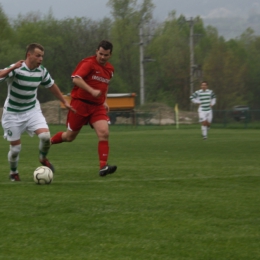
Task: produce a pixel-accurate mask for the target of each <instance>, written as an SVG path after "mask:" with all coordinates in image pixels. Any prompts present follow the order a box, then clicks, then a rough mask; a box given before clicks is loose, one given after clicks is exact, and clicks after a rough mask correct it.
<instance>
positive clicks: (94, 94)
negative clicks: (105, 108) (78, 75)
mask: <svg viewBox="0 0 260 260" xmlns="http://www.w3.org/2000/svg"><path fill="white" fill-rule="evenodd" d="M101 94H102V92H101V90H98V89H93V90H92V91H91V95H92V96H93V97H100V96H101Z"/></svg>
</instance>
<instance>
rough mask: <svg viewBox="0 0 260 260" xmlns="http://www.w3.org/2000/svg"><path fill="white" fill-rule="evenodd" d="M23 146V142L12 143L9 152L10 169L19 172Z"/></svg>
mask: <svg viewBox="0 0 260 260" xmlns="http://www.w3.org/2000/svg"><path fill="white" fill-rule="evenodd" d="M21 147H22V146H21V144H19V145H14V146H12V145H10V150H9V152H8V162H9V165H10V170H11V171H12V172H17V166H18V161H19V153H20V151H21Z"/></svg>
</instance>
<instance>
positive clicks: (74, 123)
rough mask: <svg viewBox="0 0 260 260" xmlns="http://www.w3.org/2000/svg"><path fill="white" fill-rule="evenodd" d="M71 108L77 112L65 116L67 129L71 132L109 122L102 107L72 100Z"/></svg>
mask: <svg viewBox="0 0 260 260" xmlns="http://www.w3.org/2000/svg"><path fill="white" fill-rule="evenodd" d="M70 104H71V106H72V107H73V108H74V109H75V110H76V111H77V112H76V113H74V112H72V111H69V112H68V116H67V127H68V129H70V130H72V131H79V130H80V129H81V128H82V126H84V125H87V124H90V125H91V126H92V124H93V123H95V122H97V121H100V120H106V121H109V120H110V119H109V117H108V116H107V111H106V109H105V107H104V105H92V104H86V103H84V102H82V101H80V100H77V99H72V100H71V103H70Z"/></svg>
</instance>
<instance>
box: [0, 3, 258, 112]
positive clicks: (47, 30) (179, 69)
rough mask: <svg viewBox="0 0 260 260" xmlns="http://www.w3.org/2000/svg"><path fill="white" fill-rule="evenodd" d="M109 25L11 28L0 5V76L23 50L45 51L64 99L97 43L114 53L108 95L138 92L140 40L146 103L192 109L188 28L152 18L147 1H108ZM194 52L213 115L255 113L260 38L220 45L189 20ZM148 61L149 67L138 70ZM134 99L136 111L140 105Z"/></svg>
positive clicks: (54, 23)
mask: <svg viewBox="0 0 260 260" xmlns="http://www.w3.org/2000/svg"><path fill="white" fill-rule="evenodd" d="M107 4H108V6H109V7H110V9H111V14H112V18H107V17H104V18H103V19H101V20H97V21H95V20H91V19H89V18H87V17H74V18H66V19H62V20H57V19H55V17H54V16H53V15H52V13H51V11H50V12H49V13H48V14H47V15H42V14H41V13H38V12H36V13H35V12H32V13H27V14H26V15H19V16H18V17H17V18H16V19H15V20H12V21H11V20H10V19H9V18H8V16H7V15H6V14H5V13H4V10H3V8H2V7H1V5H0V68H1V69H2V68H5V67H7V66H9V65H10V64H12V63H14V62H16V61H18V60H20V59H23V58H24V56H25V48H26V46H27V45H28V44H29V43H32V42H38V43H40V44H42V45H43V46H44V47H45V56H44V62H43V65H44V66H45V67H46V68H47V69H48V71H49V72H50V74H51V75H52V77H53V78H54V80H55V82H56V83H57V84H58V86H59V87H60V89H61V90H62V92H63V93H69V92H70V90H71V88H72V82H71V78H70V75H71V73H72V71H73V70H74V68H75V66H76V65H77V63H78V62H79V61H80V60H81V59H83V58H84V57H86V56H89V55H94V54H95V50H96V46H97V44H98V43H99V41H100V40H102V39H108V40H110V41H111V42H112V43H113V45H114V50H113V55H112V58H111V63H112V64H113V65H114V67H115V76H114V78H113V80H112V81H111V84H110V87H109V93H133V92H134V93H136V94H137V95H138V96H139V92H140V51H139V47H140V34H139V28H140V26H141V25H142V28H143V36H142V37H143V39H144V45H143V48H144V60H143V65H144V72H145V73H144V75H145V102H146V103H152V102H160V103H165V104H168V105H170V106H174V104H176V103H178V104H179V107H180V109H182V110H189V108H190V100H189V96H190V94H191V93H190V92H191V88H190V68H191V66H190V24H189V23H188V22H187V20H188V19H187V18H186V17H185V16H183V15H180V16H179V17H177V16H176V12H175V11H174V10H173V11H171V12H170V13H169V16H168V18H167V19H166V20H165V21H164V22H158V21H156V20H155V19H154V18H153V9H154V5H153V3H152V0H143V1H142V3H141V4H140V3H139V4H137V1H136V0H109V1H108V3H107ZM194 21H196V22H195V23H194V34H193V42H194V44H193V50H194V63H195V64H196V66H194V70H193V80H194V81H193V85H194V91H195V90H196V89H199V86H200V82H201V80H206V81H208V84H209V88H210V89H213V90H214V92H215V93H216V95H217V104H216V109H220V110H223V109H230V108H231V107H232V106H234V105H249V106H250V107H251V108H252V109H259V97H260V73H259V71H260V36H258V35H255V34H254V31H253V30H252V29H250V28H248V29H247V30H246V31H245V32H244V33H243V34H241V36H239V37H237V38H235V39H230V40H225V39H224V38H223V37H222V36H219V35H218V31H217V30H216V28H214V27H212V26H205V25H204V24H203V20H202V19H201V18H200V17H195V18H194ZM146 60H152V62H144V61H146ZM0 87H1V91H0V102H1V105H2V104H3V102H4V100H5V97H6V87H5V83H1V85H0ZM138 96H137V99H136V101H137V105H138V104H139V99H138ZM38 98H39V100H40V101H41V102H47V101H49V100H51V99H52V98H53V97H52V95H51V94H50V93H49V92H48V91H45V90H43V89H42V88H40V89H39V92H38Z"/></svg>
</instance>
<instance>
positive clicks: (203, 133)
mask: <svg viewBox="0 0 260 260" xmlns="http://www.w3.org/2000/svg"><path fill="white" fill-rule="evenodd" d="M201 132H202V136H204V137H207V127H206V126H204V125H202V126H201Z"/></svg>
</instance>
